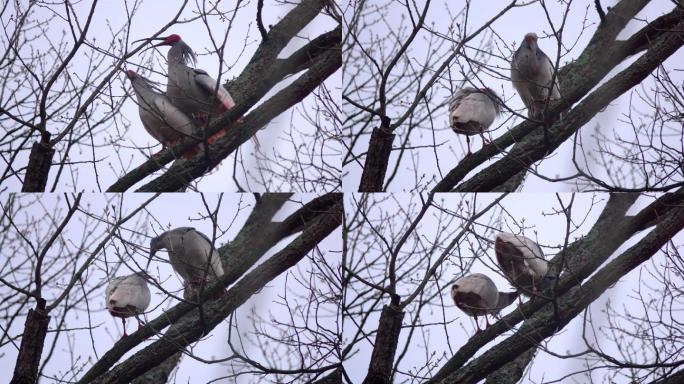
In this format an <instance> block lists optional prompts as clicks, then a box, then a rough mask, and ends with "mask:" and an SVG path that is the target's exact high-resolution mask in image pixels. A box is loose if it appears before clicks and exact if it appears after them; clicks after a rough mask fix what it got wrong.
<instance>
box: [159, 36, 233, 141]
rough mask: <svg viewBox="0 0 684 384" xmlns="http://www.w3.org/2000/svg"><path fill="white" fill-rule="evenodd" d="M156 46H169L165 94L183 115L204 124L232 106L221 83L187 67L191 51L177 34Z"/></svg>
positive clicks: (218, 134) (192, 54)
mask: <svg viewBox="0 0 684 384" xmlns="http://www.w3.org/2000/svg"><path fill="white" fill-rule="evenodd" d="M162 40H163V41H162V42H161V43H159V44H157V46H162V45H168V46H170V47H171V49H169V52H168V54H167V61H168V74H169V81H168V84H167V86H166V94H167V95H168V96H169V99H170V100H171V102H172V103H173V104H174V105H175V106H177V107H178V108H179V109H180V110H181V111H183V112H184V113H185V114H187V115H189V116H191V117H192V118H193V120H194V121H195V124H197V125H198V126H204V125H205V124H206V122H207V121H208V119H209V117H211V116H218V115H220V114H222V113H224V112H226V111H228V110H230V109H232V108H233V107H235V101H234V100H233V97H232V96H231V95H230V93H229V92H228V90H227V89H226V88H225V87H223V85H221V84H218V83H217V82H216V80H215V79H214V78H213V77H211V76H209V74H208V73H207V72H206V71H204V70H202V69H197V68H193V67H191V66H190V65H189V64H193V65H194V63H195V53H194V52H193V50H192V48H190V46H189V45H188V44H186V43H185V42H184V41H183V40H182V39H181V37H180V36H178V35H175V34H174V35H170V36H168V37H165V38H162ZM225 132H226V131H225V130H221V131H219V132H217V133H215V134H214V135H212V136H211V137H209V138H208V142H209V143H210V144H212V143H214V141H216V140H218V138H219V137H221V136H223V135H225Z"/></svg>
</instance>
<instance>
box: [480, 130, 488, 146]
mask: <svg viewBox="0 0 684 384" xmlns="http://www.w3.org/2000/svg"><path fill="white" fill-rule="evenodd" d="M480 137H481V138H482V146H484V145H485V144H489V140H487V139H486V138H485V135H484V128H483V127H480Z"/></svg>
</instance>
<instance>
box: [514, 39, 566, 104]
mask: <svg viewBox="0 0 684 384" xmlns="http://www.w3.org/2000/svg"><path fill="white" fill-rule="evenodd" d="M553 72H554V68H553V63H552V62H551V59H549V57H548V56H546V54H545V53H544V52H543V51H542V50H541V49H540V48H539V46H538V45H537V34H536V33H533V32H530V33H528V34H526V35H525V39H524V40H523V42H522V43H521V44H520V47H519V48H518V50H517V51H515V54H514V55H513V60H511V81H512V82H513V87H514V88H515V90H516V91H517V92H518V94H519V95H520V98H521V99H522V101H523V103H524V104H525V107H527V116H528V117H537V116H538V115H539V114H540V113H541V112H542V111H543V110H544V106H545V104H546V102H547V100H548V99H550V100H551V101H552V102H553V101H556V100H560V98H561V94H560V86H559V85H558V76H557V75H556V79H555V81H554V83H553V86H552V84H551V80H552V79H553Z"/></svg>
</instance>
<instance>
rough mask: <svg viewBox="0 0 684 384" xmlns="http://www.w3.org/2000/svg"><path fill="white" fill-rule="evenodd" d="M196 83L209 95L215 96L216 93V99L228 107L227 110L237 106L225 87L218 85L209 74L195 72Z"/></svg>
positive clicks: (199, 71)
mask: <svg viewBox="0 0 684 384" xmlns="http://www.w3.org/2000/svg"><path fill="white" fill-rule="evenodd" d="M195 82H196V83H197V85H198V86H199V87H200V88H202V89H203V90H204V91H205V92H207V93H208V94H210V95H211V94H214V92H216V98H217V99H218V100H219V101H220V102H221V104H223V106H224V107H226V110H228V109H231V108H233V107H234V106H235V101H234V100H233V97H232V96H230V93H228V91H227V90H226V89H225V88H224V87H223V85H220V84H218V89H217V83H216V80H214V79H213V78H212V77H211V76H209V74H207V73H206V72H205V71H203V70H201V69H196V70H195Z"/></svg>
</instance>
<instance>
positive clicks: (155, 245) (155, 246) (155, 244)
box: [150, 236, 166, 259]
mask: <svg viewBox="0 0 684 384" xmlns="http://www.w3.org/2000/svg"><path fill="white" fill-rule="evenodd" d="M164 248H166V246H165V245H164V242H163V241H162V238H161V236H157V237H155V238H153V239H152V240H150V259H151V258H153V257H154V255H155V254H156V253H157V251H159V250H160V249H164Z"/></svg>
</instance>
